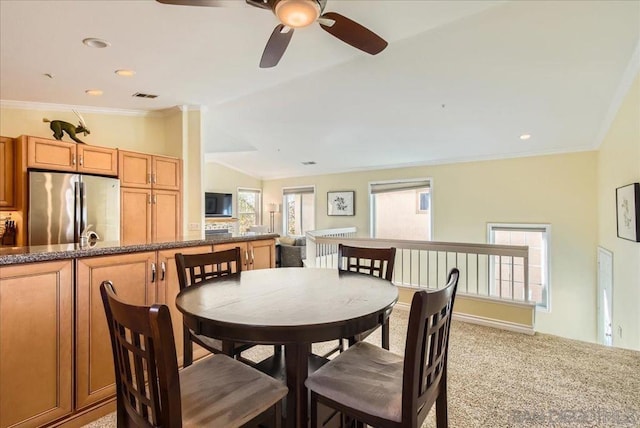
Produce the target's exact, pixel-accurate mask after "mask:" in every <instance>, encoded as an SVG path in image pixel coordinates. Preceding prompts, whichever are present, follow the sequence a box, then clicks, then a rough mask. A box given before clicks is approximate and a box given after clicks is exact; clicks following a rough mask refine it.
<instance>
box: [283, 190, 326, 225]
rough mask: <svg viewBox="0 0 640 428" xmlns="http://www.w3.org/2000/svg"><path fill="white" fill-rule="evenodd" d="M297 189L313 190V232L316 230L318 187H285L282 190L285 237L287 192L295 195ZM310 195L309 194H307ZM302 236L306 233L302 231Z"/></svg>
mask: <svg viewBox="0 0 640 428" xmlns="http://www.w3.org/2000/svg"><path fill="white" fill-rule="evenodd" d="M296 189H300V190H305V189H313V211H314V213H313V224H312V227H311V230H315V228H316V217H317V216H316V213H317V211H318V201H317V198H316V196H317V192H316V186H315V184H310V185H306V186H304V185H301V186H290V187H283V188H282V234H283V235H287V233H288V232H287V215H286V206H287V201H286V197H287V194H285V191H286V192H289V193H288V194H291V193H295V190H296ZM307 193H308V192H307ZM301 232H302V234H305V232H304V231H301Z"/></svg>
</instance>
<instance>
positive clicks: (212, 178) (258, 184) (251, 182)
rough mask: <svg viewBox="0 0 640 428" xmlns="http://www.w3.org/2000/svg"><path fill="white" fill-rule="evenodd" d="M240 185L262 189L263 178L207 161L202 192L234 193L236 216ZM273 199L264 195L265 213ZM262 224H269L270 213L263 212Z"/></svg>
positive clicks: (234, 214)
mask: <svg viewBox="0 0 640 428" xmlns="http://www.w3.org/2000/svg"><path fill="white" fill-rule="evenodd" d="M238 187H243V188H249V189H262V180H261V179H259V178H256V177H252V176H250V175H247V174H244V173H242V172H240V171H238V170H235V169H233V168H229V167H227V166H224V165H222V164H219V163H216V162H205V164H204V174H203V185H202V192H220V193H233V216H234V217H236V212H237V209H238V207H237V200H238V199H237V196H238V195H237V193H238ZM200 197H202V195H200ZM276 200H277V201H278V202H279V203H281V202H282V197H281V198H280V199H274V200H273V201H276ZM273 201H272V200H271V199H266V198H264V197H263V199H262V202H263V208H262V210H263V213H265V212H266V210H267V208H266V204H268V203H269V202H273ZM262 224H265V225H268V224H269V218H268V213H267V214H263V216H262Z"/></svg>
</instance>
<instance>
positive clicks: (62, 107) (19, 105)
mask: <svg viewBox="0 0 640 428" xmlns="http://www.w3.org/2000/svg"><path fill="white" fill-rule="evenodd" d="M0 108H12V109H20V110H46V111H65V112H67V111H72V110H81V111H82V113H96V114H112V115H119V116H140V117H163V116H166V114H167V113H166V110H167V109H165V110H127V109H118V108H109V107H94V106H80V105H71V104H54V103H39V102H30V101H14V100H0ZM168 110H171V109H168Z"/></svg>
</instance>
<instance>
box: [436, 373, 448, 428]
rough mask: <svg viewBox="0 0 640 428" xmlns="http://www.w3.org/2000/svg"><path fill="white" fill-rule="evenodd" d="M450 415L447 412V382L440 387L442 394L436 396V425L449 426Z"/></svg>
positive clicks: (441, 427) (440, 426)
mask: <svg viewBox="0 0 640 428" xmlns="http://www.w3.org/2000/svg"><path fill="white" fill-rule="evenodd" d="M448 426H449V416H448V414H447V386H446V383H445V384H444V385H443V386H442V387H441V389H440V395H438V398H436V427H437V428H448Z"/></svg>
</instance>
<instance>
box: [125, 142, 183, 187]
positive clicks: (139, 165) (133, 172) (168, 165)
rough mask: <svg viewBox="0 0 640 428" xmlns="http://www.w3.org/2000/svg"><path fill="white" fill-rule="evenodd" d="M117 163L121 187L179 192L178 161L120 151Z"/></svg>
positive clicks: (180, 174) (179, 174)
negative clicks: (118, 163)
mask: <svg viewBox="0 0 640 428" xmlns="http://www.w3.org/2000/svg"><path fill="white" fill-rule="evenodd" d="M119 162H120V185H121V186H125V187H139V188H144V189H151V188H153V189H163V190H180V185H181V180H182V172H181V168H180V165H181V164H180V159H176V158H171V157H166V156H152V155H147V154H144V153H136V152H128V151H124V150H120V153H119Z"/></svg>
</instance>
